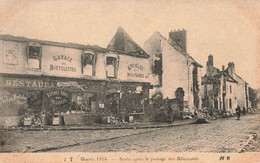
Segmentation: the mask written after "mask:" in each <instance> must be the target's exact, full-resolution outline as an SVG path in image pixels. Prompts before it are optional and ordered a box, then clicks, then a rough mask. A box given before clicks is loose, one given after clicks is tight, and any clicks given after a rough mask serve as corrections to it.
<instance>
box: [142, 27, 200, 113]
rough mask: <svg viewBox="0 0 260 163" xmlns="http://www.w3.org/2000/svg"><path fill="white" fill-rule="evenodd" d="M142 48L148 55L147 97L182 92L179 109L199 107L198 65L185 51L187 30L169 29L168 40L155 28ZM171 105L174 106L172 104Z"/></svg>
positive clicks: (171, 96) (187, 110) (177, 94)
mask: <svg viewBox="0 0 260 163" xmlns="http://www.w3.org/2000/svg"><path fill="white" fill-rule="evenodd" d="M144 50H145V51H146V52H147V53H148V54H149V55H150V56H151V57H150V58H149V66H150V69H151V74H152V75H151V85H153V89H152V90H150V97H153V96H155V95H157V94H158V95H160V96H163V97H162V98H163V99H166V98H167V99H176V98H178V96H179V94H182V96H184V97H183V101H184V102H183V104H182V105H181V106H182V108H178V107H177V108H178V109H179V110H177V111H179V112H186V113H190V114H193V113H194V111H195V108H199V107H201V96H200V89H201V68H202V66H201V65H200V64H199V63H198V62H196V61H195V60H194V59H193V58H192V57H191V56H190V55H189V54H188V53H187V51H186V30H177V31H171V32H169V39H168V40H167V39H166V38H165V37H163V36H162V35H161V34H160V33H159V32H155V33H154V34H153V35H152V36H151V37H150V38H149V39H148V40H147V41H146V42H145V44H144ZM174 109H176V108H175V107H174Z"/></svg>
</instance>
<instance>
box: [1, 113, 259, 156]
mask: <svg viewBox="0 0 260 163" xmlns="http://www.w3.org/2000/svg"><path fill="white" fill-rule="evenodd" d="M259 124H260V114H257V115H247V116H242V117H241V120H240V121H238V120H236V118H235V117H232V118H226V119H218V120H214V121H211V122H210V123H206V124H190V125H184V126H175V127H170V128H154V129H152V128H150V129H122V130H76V131H8V132H7V131H5V132H4V133H3V131H1V132H2V133H1V139H2V140H1V142H5V143H4V144H3V143H2V144H1V148H0V149H1V151H2V152H119V151H120V152H128V151H136V152H160V151H162V152H244V151H250V152H256V151H258V152H259V151H260V149H259V140H258V139H256V140H258V141H253V138H257V137H256V135H257V134H259V131H260V126H259ZM258 138H259V135H258ZM250 140H251V142H250ZM248 144H249V145H248ZM251 145H252V146H251Z"/></svg>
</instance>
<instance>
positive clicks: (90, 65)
mask: <svg viewBox="0 0 260 163" xmlns="http://www.w3.org/2000/svg"><path fill="white" fill-rule="evenodd" d="M81 62H82V74H83V75H88V76H95V70H94V66H95V55H94V54H93V53H88V52H84V53H83V54H82V58H81Z"/></svg>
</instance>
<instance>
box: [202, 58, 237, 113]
mask: <svg viewBox="0 0 260 163" xmlns="http://www.w3.org/2000/svg"><path fill="white" fill-rule="evenodd" d="M213 63H214V62H213V56H212V55H209V56H208V62H207V67H206V74H205V76H203V77H202V86H203V89H204V91H203V99H202V101H203V102H202V106H203V107H207V108H209V110H210V111H214V110H215V111H221V112H226V111H229V112H232V113H235V109H236V107H237V93H238V92H237V84H238V82H237V81H236V80H234V79H233V77H232V76H230V75H229V74H228V73H227V72H226V71H225V70H224V66H223V67H222V71H220V70H219V69H218V68H216V67H214V64H213Z"/></svg>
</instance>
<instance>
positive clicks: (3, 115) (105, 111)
mask: <svg viewBox="0 0 260 163" xmlns="http://www.w3.org/2000/svg"><path fill="white" fill-rule="evenodd" d="M148 57H149V56H148V55H147V54H146V53H144V54H141V53H139V52H134V54H130V53H123V52H117V51H112V50H109V49H105V48H101V47H98V46H89V45H79V44H71V43H57V42H50V41H42V40H35V39H28V38H24V37H14V36H10V35H0V83H1V84H0V94H1V96H0V125H1V126H17V125H21V124H22V122H23V119H24V118H25V117H27V116H30V115H34V117H35V118H36V119H37V118H38V119H42V121H43V122H42V123H44V124H53V121H54V117H56V116H60V115H63V116H64V121H65V124H66V122H68V123H71V124H73V123H93V122H99V121H101V119H102V115H105V116H108V115H111V116H115V117H118V116H120V115H121V113H123V114H125V115H128V114H131V113H138V112H139V113H143V112H144V108H145V101H146V100H148V99H149V88H150V86H149V82H148V78H149V72H148V70H149V68H148ZM125 99H135V101H136V102H135V105H130V104H128V103H126V102H125V101H126V100H125Z"/></svg>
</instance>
